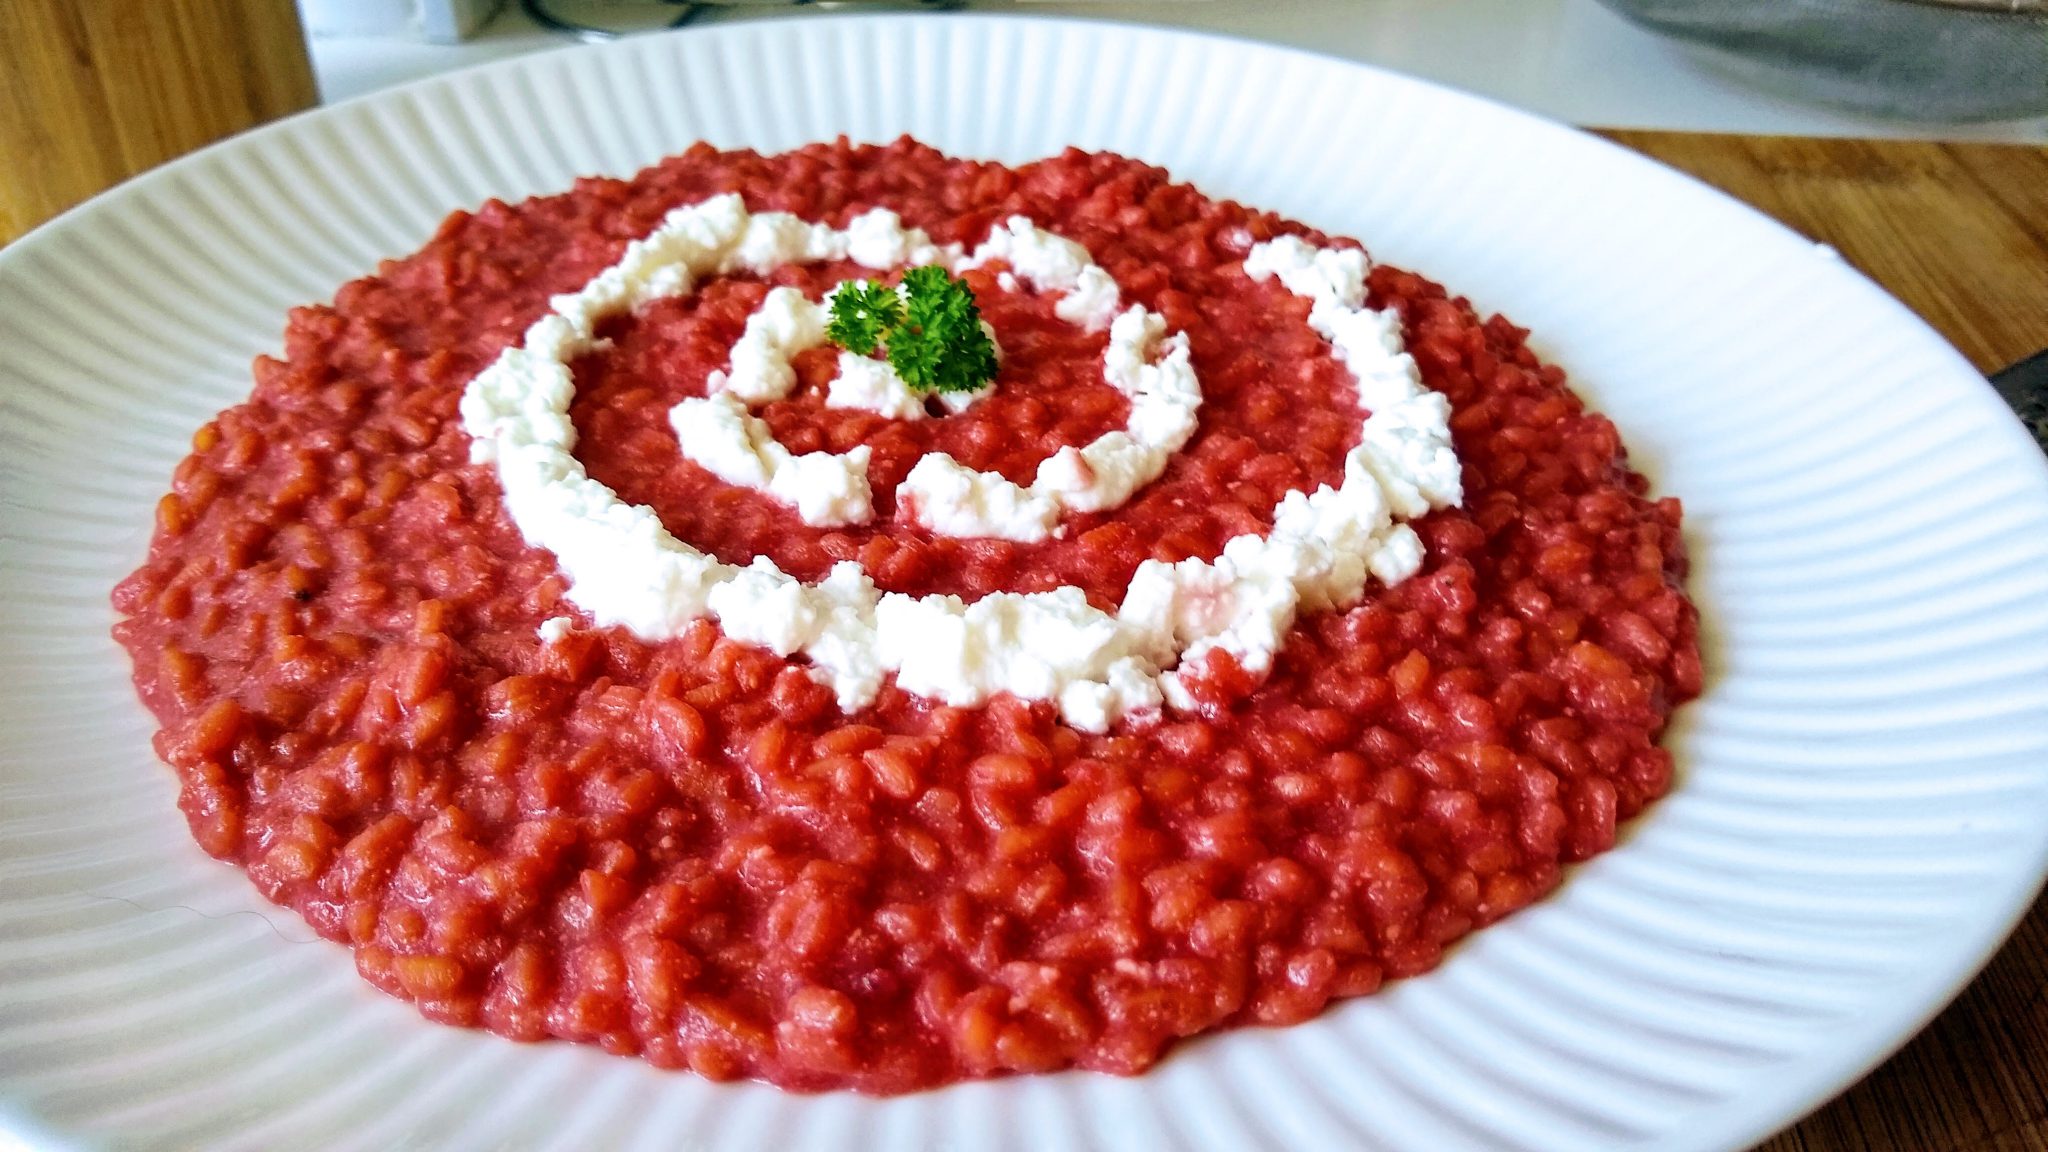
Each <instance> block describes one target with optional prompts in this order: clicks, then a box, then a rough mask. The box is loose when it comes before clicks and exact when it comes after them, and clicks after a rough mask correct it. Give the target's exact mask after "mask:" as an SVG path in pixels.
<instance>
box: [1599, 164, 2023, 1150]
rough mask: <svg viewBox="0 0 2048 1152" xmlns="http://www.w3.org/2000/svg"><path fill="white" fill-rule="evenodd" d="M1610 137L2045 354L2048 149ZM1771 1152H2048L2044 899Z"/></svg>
mask: <svg viewBox="0 0 2048 1152" xmlns="http://www.w3.org/2000/svg"><path fill="white" fill-rule="evenodd" d="M1602 135H1604V136H1606V137H1608V138H1609V139H1611V140H1614V141H1617V142H1618V143H1621V144H1625V145H1627V146H1629V147H1631V148H1634V149H1636V150H1637V151H1640V152H1643V153H1645V154H1647V155H1649V156H1652V157H1655V158H1656V159H1658V160H1661V161H1663V162H1665V163H1666V164H1670V165H1672V166H1673V167H1676V168H1681V169H1684V170H1685V171H1687V172H1690V173H1692V174H1693V175H1695V176H1697V177H1699V178H1700V179H1702V180H1704V181H1706V182H1707V183H1709V184H1713V185H1715V186H1716V187H1719V188H1721V189H1722V190H1724V191H1726V192H1729V193H1731V194H1733V195H1735V196H1737V197H1739V198H1740V199H1742V200H1745V201H1747V202H1748V203H1750V204H1752V205H1755V206H1756V207H1757V208H1760V209H1762V210H1763V211H1765V212H1767V213H1769V214H1770V215H1772V216H1775V217H1777V218H1778V219H1779V220H1780V221H1782V222H1784V223H1785V224H1788V225H1790V226H1791V227H1792V228H1794V229H1796V230H1797V231H1799V232H1801V233H1804V234H1805V235H1807V236H1810V237H1812V238H1813V239H1815V240H1819V241H1821V242H1823V243H1826V244H1831V245H1833V246H1834V247H1835V248H1836V249H1838V250H1839V251H1840V252H1841V253H1842V255H1843V257H1844V258H1846V259H1847V260H1848V261H1849V262H1850V263H1851V264H1854V265H1855V266H1856V267H1857V268H1859V269H1861V270H1862V271H1863V272H1864V274H1866V275H1868V276H1869V277H1870V278H1871V279H1873V280H1875V281H1877V282H1878V283H1879V284H1882V285H1884V286H1885V288H1886V289H1887V290H1889V291H1890V292H1891V293H1892V295H1894V296H1897V297H1898V298H1899V299H1900V300H1902V301H1904V302H1905V303H1906V305H1907V306H1908V307H1910V308H1912V309H1913V310H1914V311H1915V312H1918V313H1919V314H1920V315H1921V316H1922V317H1924V318H1925V319H1926V320H1927V322H1928V323H1929V324H1931V325H1933V326H1934V328H1935V330H1936V331H1939V332H1940V333H1941V334H1942V335H1943V336H1946V337H1947V338H1948V340H1949V342H1950V343H1952V344H1954V345H1955V346H1956V347H1957V348H1959V349H1961V350H1962V352H1963V354H1964V355H1966V356H1968V357H1969V358H1970V360H1971V362H1972V363H1974V364H1976V365H1977V367H1978V368H1980V369H1982V370H1983V371H1985V372H1993V371H1996V370H1997V369H1999V368H2002V367H2004V366H2005V365H2007V364H2010V363H2012V362H2013V361H2015V360H2018V359H2021V358H2022V357H2024V356H2027V355H2029V354H2030V353H2033V352H2035V351H2037V350H2039V349H2042V348H2048V149H2042V148H2030V147H2011V146H2003V145H1971V144H1934V143H1919V142H1891V141H1884V142H1878V141H1868V140H1812V139H1804V138H1799V139H1792V138H1768V137H1751V136H1704V135H1694V134H1690V133H1665V132H1604V133H1602ZM2043 768H2044V770H2048V765H2044V766H2043ZM1759 1152H2048V897H2044V898H2043V899H2042V900H2039V901H2037V902H2036V903H2035V905H2034V907H2033V910H2032V911H2031V912H2030V913H2029V914H2028V915H2027V917H2026V919H2025V920H2023V921H2022V922H2021V924H2020V926H2019V929H2018V931H2017V932H2015V933H2014V935H2013V937H2012V939H2011V940H2010V941H2008V942H2007V944H2006V945H2005V947H2004V948H2003V949H2002V950H2001V951H2000V952H1999V953H1998V955H1997V957H1996V958H1994V959H1993V960H1992V961H1991V964H1990V966H1989V967H1988V968H1986V969H1985V971H1984V974H1983V975H1981V976H1979V977H1978V978H1977V979H1976V981H1975V982H1973V983H1972V984H1971V985H1970V986H1969V987H1968V988H1967V989H1965V990H1964V992H1963V994H1962V995H1961V996H1960V997H1959V998H1958V999H1957V1000H1956V1002H1955V1003H1954V1004H1952V1005H1951V1006H1950V1007H1949V1008H1948V1010H1947V1011H1945V1012H1943V1013H1942V1014H1941V1015H1940V1016H1939V1017H1938V1018H1936V1019H1935V1021H1934V1022H1933V1023H1932V1024H1930V1025H1929V1026H1928V1027H1927V1029H1926V1031H1924V1032H1922V1033H1921V1034H1920V1035H1919V1036H1917V1037H1915V1038H1914V1039H1913V1040H1912V1042H1911V1043H1909V1044H1907V1045H1906V1046H1905V1047H1904V1048H1903V1049H1901V1050H1900V1051H1899V1053H1898V1054H1897V1055H1896V1056H1894V1057H1892V1058H1891V1060H1889V1061H1887V1062H1886V1063H1885V1064H1884V1065H1883V1066H1881V1067H1879V1068H1878V1069H1877V1070H1876V1071H1875V1072H1872V1073H1871V1074H1870V1075H1869V1076H1868V1077H1866V1078H1865V1079H1864V1080H1863V1081H1862V1082H1861V1083H1859V1084H1857V1085H1856V1086H1855V1087H1853V1088H1851V1089H1850V1090H1849V1091H1848V1092H1846V1093H1844V1094H1843V1095H1842V1096H1841V1097H1840V1098H1839V1099H1837V1100H1835V1101H1834V1102H1833V1103H1831V1104H1828V1105H1827V1106H1826V1107H1824V1108H1822V1109H1821V1110H1820V1111H1818V1112H1816V1113H1814V1114H1813V1115H1812V1116H1809V1117H1808V1118H1807V1119H1806V1120H1805V1121H1804V1122H1803V1123H1801V1124H1799V1125H1797V1126H1795V1127H1793V1128H1792V1129H1790V1130H1789V1131H1786V1132H1784V1133H1781V1134H1780V1135H1778V1136H1777V1137H1776V1138H1775V1139H1773V1140H1771V1141H1769V1142H1768V1143H1765V1144H1763V1145H1761V1146H1760V1148H1759Z"/></svg>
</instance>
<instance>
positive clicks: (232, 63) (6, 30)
mask: <svg viewBox="0 0 2048 1152" xmlns="http://www.w3.org/2000/svg"><path fill="white" fill-rule="evenodd" d="M316 99H317V93H316V91H315V89H314V86H313V68H312V64H311V62H310V61H309V60H308V58H307V55H306V42H305V36H304V34H303V33H302V31H301V30H300V26H299V15H298V9H297V7H296V6H295V5H294V4H293V3H292V0H147V2H145V3H135V2H132V0H0V100H4V104H0V173H5V178H4V179H0V244H4V243H6V242H7V241H9V240H11V239H13V238H14V237H16V236H19V235H21V234H22V233H23V232H26V231H28V230H29V229H30V228H33V227H35V226H36V225H37V224H40V223H41V222H43V221H44V220H46V219H48V218H49V217H51V216H54V215H56V214H57V213H59V212H61V211H63V210H64V209H66V208H69V207H70V206H71V205H73V204H76V203H78V202H79V201H81V200H84V199H86V198H87V197H89V196H92V195H94V194H95V193H97V192H99V191H101V190H102V189H104V188H108V187H111V186H112V185H114V184H117V183H119V182H121V181H122V180H125V179H127V178H128V177H129V176H132V175H134V174H135V173H137V172H141V171H143V170H145V169H147V168H152V167H154V166H156V165H158V164H161V163H163V162H164V161H166V160H169V159H172V158H173V157H177V156H182V155H184V154H185V153H187V152H190V151H191V150H193V149H194V148H197V147H199V146H200V145H202V144H206V143H209V142H211V141H214V140H217V139H219V138H221V137H223V136H227V135H231V134H233V133H235V132H239V131H241V130H242V129H244V128H249V127H252V126H254V125H257V124H261V123H263V122H265V121H267V120H272V119H275V118H277V117H279V116H283V115H285V114H287V113H290V112H296V111H298V110H299V109H301V108H310V107H312V105H313V104H314V102H315V101H316Z"/></svg>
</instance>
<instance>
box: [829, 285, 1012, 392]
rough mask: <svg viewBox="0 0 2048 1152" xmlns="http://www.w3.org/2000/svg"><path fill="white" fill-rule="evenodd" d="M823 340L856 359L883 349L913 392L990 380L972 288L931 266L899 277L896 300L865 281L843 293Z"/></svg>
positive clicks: (991, 351)
mask: <svg viewBox="0 0 2048 1152" xmlns="http://www.w3.org/2000/svg"><path fill="white" fill-rule="evenodd" d="M825 335H826V336H827V337H829V338H830V339H831V340H832V342H833V343H834V344H837V345H839V346H840V347H841V348H844V349H846V350H847V351H848V352H852V353H854V354H856V355H860V356H867V355H871V354H872V353H873V352H874V350H875V349H876V348H877V347H881V348H884V349H885V350H886V351H887V353H888V356H889V366H890V367H891V368H894V369H895V370H896V375H898V376H900V377H902V379H903V382H904V383H905V384H907V385H909V386H910V388H911V389H912V390H913V391H917V392H972V391H974V390H976V389H978V388H980V387H982V386H983V385H985V384H987V383H988V382H989V381H990V380H993V379H995V376H996V346H995V343H994V342H993V341H991V340H990V339H989V338H988V333H987V332H986V331H984V330H983V329H982V326H981V309H980V308H978V307H977V306H976V305H975V303H974V291H973V290H972V289H970V288H969V287H967V282H966V281H964V280H955V279H954V278H953V277H951V276H949V275H947V273H946V270H945V269H944V268H940V267H937V266H935V265H927V266H925V267H922V268H912V269H911V270H909V271H908V272H905V273H904V274H903V291H902V293H901V294H900V295H899V294H898V293H897V292H896V291H894V290H892V289H890V288H888V287H887V286H885V285H881V284H876V283H874V282H872V281H868V280H862V281H859V282H856V283H852V284H848V285H847V286H846V287H844V288H841V289H840V290H839V291H838V292H837V293H834V294H833V297H832V319H831V322H830V323H828V324H827V325H826V326H825Z"/></svg>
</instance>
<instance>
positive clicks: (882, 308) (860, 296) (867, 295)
mask: <svg viewBox="0 0 2048 1152" xmlns="http://www.w3.org/2000/svg"><path fill="white" fill-rule="evenodd" d="M902 322H903V302H902V301H901V300H899V299H897V297H896V292H895V290H894V289H892V288H890V287H889V286H888V285H886V284H877V283H875V282H874V281H872V280H861V281H857V282H854V283H850V284H848V285H846V286H845V287H844V288H841V289H840V290H839V291H838V292H836V293H834V294H833V296H832V320H831V322H830V323H829V324H827V325H826V326H825V335H826V337H827V338H829V339H830V340H831V341H832V342H833V343H834V344H837V345H839V346H840V347H841V348H844V349H846V350H847V351H848V352H852V353H855V354H856V355H860V356H866V355H868V354H869V353H871V352H873V351H874V350H875V345H876V344H877V343H879V342H880V341H881V339H882V336H883V334H884V333H886V332H888V331H889V329H891V328H894V327H895V326H896V325H898V324H901V323H902Z"/></svg>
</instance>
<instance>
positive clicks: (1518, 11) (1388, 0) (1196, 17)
mask: <svg viewBox="0 0 2048 1152" xmlns="http://www.w3.org/2000/svg"><path fill="white" fill-rule="evenodd" d="M302 2H305V0H302ZM967 7H968V8H969V9H970V10H976V11H1009V12H1025V13H1037V14H1043V15H1061V16H1081V17H1087V18H1093V19H1109V20H1123V21H1131V22H1137V23H1148V24H1167V25H1176V26H1180V27H1186V28H1194V29H1201V30H1206V31H1213V32H1223V33H1228V34H1232V35H1237V36H1244V37H1247V38H1250V39H1255V40H1266V41H1271V42H1273V43H1278V44H1288V45H1293V46H1296V47H1300V48H1307V49H1311V50H1313V51H1318V52H1324V53H1329V54H1332V55H1336V56H1343V57H1348V58H1350V59H1353V60H1360V61H1364V62H1367V63H1371V64H1377V65H1381V66H1383V67H1387V68H1392V69H1395V70H1397V71H1401V72H1407V73H1410V74H1413V75H1417V76H1422V77H1426V78H1428V79H1431V80H1435V81H1438V82H1440V83H1443V84H1447V85H1450V86H1452V87H1455V88H1462V89H1466V90H1468V91H1472V92H1477V93H1480V94H1483V95H1487V96H1491V97H1493V98H1495V99H1498V100H1501V101H1504V102H1506V103H1509V104H1514V105H1517V106H1520V107H1523V108H1527V109H1530V110H1532V111H1535V112H1538V113H1541V114H1544V115H1547V116H1551V117H1554V118H1556V119H1559V120H1564V121H1567V122H1570V123H1573V124H1581V125H1587V126H1594V127H1608V128H1665V129H1677V130H1686V131H1700V132H1750V133H1764V134H1786V135H1815V136H1911V137H1925V138H1940V139H1958V140H2003V141H2011V142H2025V143H2048V117H2039V118H2035V119H2029V120H2009V121H2001V122H1995V123H1989V124H1947V123H1901V122H1898V121H1890V120H1881V119H1877V118H1874V117H1869V116H1859V115H1856V114H1853V113H1847V112H1838V111H1835V110H1833V109H1830V108H1827V107H1824V106H1821V105H1816V104H1810V103H1805V102H1801V101H1798V100H1793V99H1789V98H1786V97H1782V96H1778V95H1775V94H1772V93H1769V92H1764V91H1760V90H1758V89H1756V88H1753V87H1751V86H1749V85H1748V84H1746V83H1744V82H1742V81H1740V80H1737V79H1735V78H1733V77H1730V76H1727V75H1724V74H1723V73H1721V72H1719V71H1716V70H1715V69H1714V68H1712V67H1711V66H1709V65H1706V64H1704V63H1702V62H1701V61H1700V60H1698V59H1697V58H1695V57H1694V56H1692V55H1691V54H1690V53H1688V52H1686V51H1685V50H1683V49H1681V48H1679V47H1677V46H1674V45H1673V44H1671V43H1669V42H1667V41H1665V40H1662V39H1660V38H1658V37H1656V36H1652V35H1650V34H1648V33H1646V32H1642V31H1640V30H1638V29H1636V28H1635V27H1633V26H1631V25H1629V24H1628V23H1626V22H1624V21H1623V20H1621V19H1620V18H1619V17H1617V16H1615V15H1613V14H1612V13H1610V12H1608V11H1607V10H1606V9H1604V8H1602V7H1600V6H1599V5H1598V4H1597V3H1595V2H1594V0H1101V2H1068V3H1040V2H1032V0H1011V2H1007V3H1004V2H994V0H977V2H975V3H971V4H969V5H968V6H967ZM828 10H830V9H823V8H817V7H804V8H788V9H785V8H763V7H758V6H755V7H739V8H707V9H705V10H703V12H702V13H701V14H700V15H699V16H697V17H696V19H695V20H694V21H693V23H692V24H691V27H703V26H709V25H714V24H718V23H722V22H727V21H731V20H746V19H753V20H759V19H807V18H813V17H814V16H815V15H817V14H818V13H820V12H823V11H828ZM837 10H838V11H842V12H843V11H845V10H846V9H845V7H844V6H840V7H838V8H837ZM570 43H574V40H573V38H572V37H570V36H567V35H564V34H561V33H555V32H550V31H548V30H546V29H543V28H540V27H538V26H536V25H535V24H533V22H532V21H530V20H528V19H527V18H526V17H525V16H524V15H523V14H522V13H521V12H520V11H519V5H518V3H517V0H509V2H508V3H507V4H506V5H505V7H504V10H503V11H501V12H500V13H499V14H498V16H496V17H495V18H494V19H493V20H492V21H491V22H490V23H489V24H488V25H487V26H486V27H485V28H484V29H483V30H482V32H481V33H480V34H479V35H478V36H477V37H476V38H474V39H472V40H469V41H467V42H465V43H462V44H456V45H436V44H425V43H420V42H418V41H415V40H410V39H406V38H403V37H401V36H316V37H314V38H313V41H312V49H313V66H314V70H315V72H316V73H317V74H318V77H319V81H320V92H321V95H322V97H323V98H324V99H325V100H326V101H328V102H330V103H331V102H333V101H336V100H344V99H347V98H348V97H351V96H357V95H361V94H362V93H365V92H371V91H375V90H376V89H379V88H383V87H387V86H389V85H392V84H397V83H401V82H403V81H406V80H413V79H417V78H419V77H422V76H430V75H434V74H436V73H439V72H445V71H448V70H450V69H454V68H460V67H463V66H465V65H469V64H475V63H480V62H482V61H486V60H497V59H503V58H505V57H508V56H517V55H522V54H524V53H527V52H534V51H540V50H544V49H548V48H555V47H561V46H564V45H567V44H570Z"/></svg>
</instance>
